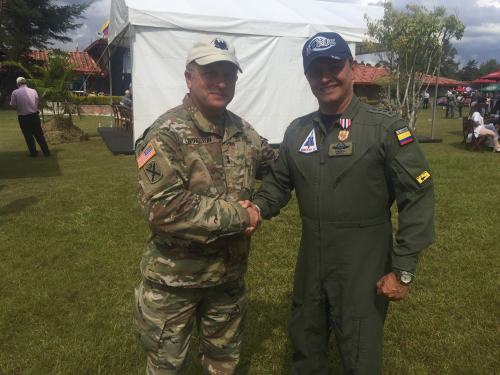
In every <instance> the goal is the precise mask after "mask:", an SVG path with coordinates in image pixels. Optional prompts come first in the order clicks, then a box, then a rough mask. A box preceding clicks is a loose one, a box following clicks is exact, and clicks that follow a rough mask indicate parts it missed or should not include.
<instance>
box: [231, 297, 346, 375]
mask: <svg viewBox="0 0 500 375" xmlns="http://www.w3.org/2000/svg"><path fill="white" fill-rule="evenodd" d="M287 296H288V293H287ZM248 308H249V315H250V316H247V320H246V328H245V334H244V335H243V353H242V357H241V361H240V363H239V365H238V374H248V373H255V370H254V371H252V367H255V363H258V362H259V361H261V360H263V358H262V357H263V356H262V354H263V353H267V352H269V350H270V348H268V345H269V341H271V342H272V335H273V331H275V330H278V331H281V332H286V336H287V341H286V344H285V345H283V346H282V347H281V348H280V350H279V352H278V357H279V358H276V357H275V358H274V360H273V363H274V364H275V365H276V364H280V365H281V366H280V368H279V369H274V370H271V369H270V370H269V372H266V374H273V375H288V374H290V371H291V363H292V353H293V347H292V344H291V342H290V339H289V338H288V328H287V320H288V309H287V308H285V309H284V310H283V305H282V304H272V303H263V302H251V301H249V305H248ZM280 310H281V311H282V312H280V313H279V314H277V313H276V312H277V311H280ZM259 312H260V313H262V312H267V315H266V316H265V317H264V319H265V320H264V322H262V323H259V322H258V321H256V319H255V318H256V317H255V316H252V315H254V314H255V315H258V314H259ZM270 339H271V340H270ZM271 350H272V351H275V349H274V348H273V349H271ZM327 353H328V373H329V374H332V375H342V374H343V373H344V371H343V368H342V363H341V360H340V357H339V354H338V350H337V346H336V341H335V336H334V335H333V334H332V335H331V337H330V341H329V344H328V348H327ZM265 360H266V361H269V358H266V359H265ZM252 364H253V365H252Z"/></svg>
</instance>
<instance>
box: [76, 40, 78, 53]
mask: <svg viewBox="0 0 500 375" xmlns="http://www.w3.org/2000/svg"><path fill="white" fill-rule="evenodd" d="M76 52H78V41H77V42H76Z"/></svg>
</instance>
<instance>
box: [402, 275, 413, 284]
mask: <svg viewBox="0 0 500 375" xmlns="http://www.w3.org/2000/svg"><path fill="white" fill-rule="evenodd" d="M401 281H402V282H403V283H405V284H408V283H410V282H411V276H410V275H407V274H402V275H401Z"/></svg>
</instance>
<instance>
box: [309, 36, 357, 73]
mask: <svg viewBox="0 0 500 375" xmlns="http://www.w3.org/2000/svg"><path fill="white" fill-rule="evenodd" d="M322 56H325V57H329V58H331V59H335V60H345V59H347V58H348V57H349V56H352V54H351V50H350V48H349V45H348V44H347V43H346V41H345V40H344V38H342V37H341V36H340V35H339V34H337V33H318V34H316V35H315V36H313V37H312V38H311V39H309V40H308V41H307V42H306V44H304V48H303V49H302V60H303V62H304V73H305V72H306V71H307V68H308V67H309V65H310V64H311V63H312V62H313V60H314V59H316V58H318V57H322Z"/></svg>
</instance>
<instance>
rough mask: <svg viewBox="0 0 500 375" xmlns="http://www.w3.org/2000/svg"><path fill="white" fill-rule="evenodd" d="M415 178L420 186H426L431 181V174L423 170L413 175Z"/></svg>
mask: <svg viewBox="0 0 500 375" xmlns="http://www.w3.org/2000/svg"><path fill="white" fill-rule="evenodd" d="M413 177H414V178H415V179H416V180H417V182H418V183H419V184H420V186H425V185H426V184H427V183H428V182H429V181H430V178H431V174H430V173H429V172H427V171H426V170H424V169H421V170H419V171H418V172H416V173H415V174H413Z"/></svg>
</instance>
